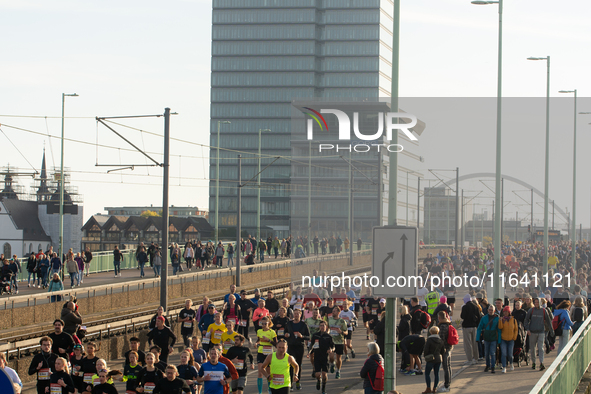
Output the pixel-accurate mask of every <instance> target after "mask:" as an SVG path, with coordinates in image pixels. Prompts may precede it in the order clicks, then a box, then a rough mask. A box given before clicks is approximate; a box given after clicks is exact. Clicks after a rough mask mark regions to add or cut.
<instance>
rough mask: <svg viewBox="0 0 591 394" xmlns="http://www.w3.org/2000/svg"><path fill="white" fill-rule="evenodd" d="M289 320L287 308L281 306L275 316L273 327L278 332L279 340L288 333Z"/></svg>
mask: <svg viewBox="0 0 591 394" xmlns="http://www.w3.org/2000/svg"><path fill="white" fill-rule="evenodd" d="M288 322H289V318H288V317H287V310H286V309H285V308H284V307H281V308H279V311H278V312H277V316H275V317H274V318H273V327H275V332H276V333H277V340H279V339H283V338H284V336H285V333H286V330H285V327H286V326H287V323H288Z"/></svg>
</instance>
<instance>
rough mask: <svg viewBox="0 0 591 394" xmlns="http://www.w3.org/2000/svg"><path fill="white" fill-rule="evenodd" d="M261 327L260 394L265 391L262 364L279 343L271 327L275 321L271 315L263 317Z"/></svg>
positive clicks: (259, 350) (258, 354)
mask: <svg viewBox="0 0 591 394" xmlns="http://www.w3.org/2000/svg"><path fill="white" fill-rule="evenodd" d="M261 327H262V328H260V329H259V330H258V331H257V338H258V339H257V344H258V349H257V350H258V352H257V364H258V368H259V373H258V379H257V388H258V392H259V394H262V393H263V370H262V368H261V366H262V365H263V363H264V362H265V360H266V358H267V356H269V355H271V354H272V353H273V346H275V345H277V334H276V333H275V331H273V330H272V329H271V327H273V323H272V322H271V318H270V317H269V316H265V317H263V318H262V319H261Z"/></svg>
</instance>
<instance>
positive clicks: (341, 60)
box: [320, 57, 378, 71]
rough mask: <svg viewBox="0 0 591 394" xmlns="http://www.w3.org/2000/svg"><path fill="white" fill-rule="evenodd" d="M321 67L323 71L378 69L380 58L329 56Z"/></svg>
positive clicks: (322, 62)
mask: <svg viewBox="0 0 591 394" xmlns="http://www.w3.org/2000/svg"><path fill="white" fill-rule="evenodd" d="M320 67H321V70H322V71H378V58H377V57H369V58H368V57H364V58H358V59H357V58H350V57H327V58H324V59H322V61H321V63H320Z"/></svg>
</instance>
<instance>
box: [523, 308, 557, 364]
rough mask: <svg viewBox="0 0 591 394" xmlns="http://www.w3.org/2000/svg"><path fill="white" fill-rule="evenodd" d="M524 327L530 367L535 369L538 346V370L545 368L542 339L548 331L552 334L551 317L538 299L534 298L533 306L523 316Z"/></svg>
mask: <svg viewBox="0 0 591 394" xmlns="http://www.w3.org/2000/svg"><path fill="white" fill-rule="evenodd" d="M524 328H525V330H526V331H527V335H529V349H530V352H531V361H532V369H536V347H537V348H538V357H539V359H540V371H543V370H544V369H546V367H544V340H545V339H546V335H547V333H548V332H550V333H551V334H552V335H553V334H554V330H553V329H552V319H551V318H550V316H549V315H548V312H546V309H544V308H541V307H540V299H539V298H535V299H534V304H533V307H532V308H531V309H530V310H529V311H528V312H527V315H526V316H525V323H524Z"/></svg>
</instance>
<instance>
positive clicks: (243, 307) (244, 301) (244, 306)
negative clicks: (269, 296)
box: [236, 290, 257, 342]
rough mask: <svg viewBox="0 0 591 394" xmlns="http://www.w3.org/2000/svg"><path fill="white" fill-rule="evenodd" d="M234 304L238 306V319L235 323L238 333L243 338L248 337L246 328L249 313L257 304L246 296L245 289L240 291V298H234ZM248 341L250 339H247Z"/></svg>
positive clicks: (248, 321) (248, 323)
mask: <svg viewBox="0 0 591 394" xmlns="http://www.w3.org/2000/svg"><path fill="white" fill-rule="evenodd" d="M236 305H238V306H239V307H240V320H239V321H238V324H237V325H236V326H237V327H238V330H236V331H238V333H239V334H242V335H243V336H244V338H248V328H249V326H250V315H251V313H252V311H254V310H255V309H257V306H256V305H255V304H254V302H252V301H251V300H249V299H248V298H246V290H242V291H240V299H239V300H236ZM249 342H250V339H249Z"/></svg>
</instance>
